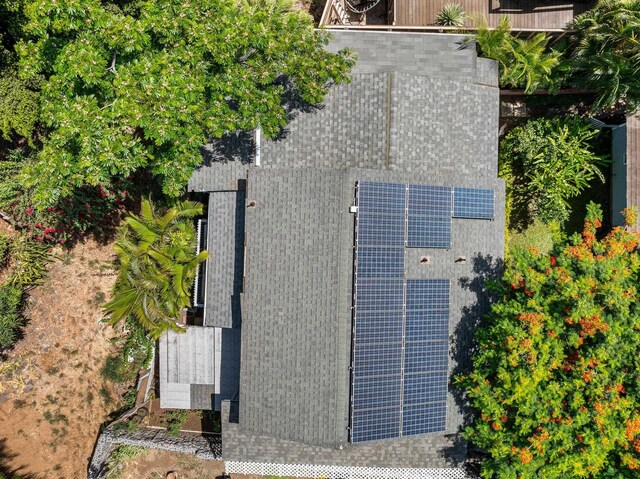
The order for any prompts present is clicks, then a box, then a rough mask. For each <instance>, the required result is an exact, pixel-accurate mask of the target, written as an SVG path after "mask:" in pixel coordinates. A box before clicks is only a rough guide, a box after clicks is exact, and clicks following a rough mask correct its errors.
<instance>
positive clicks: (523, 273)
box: [457, 204, 640, 479]
mask: <svg viewBox="0 0 640 479" xmlns="http://www.w3.org/2000/svg"><path fill="white" fill-rule="evenodd" d="M631 221H634V219H633V217H632V216H631V215H629V216H628V222H629V225H628V226H627V227H618V228H614V229H613V230H612V231H610V232H609V233H608V234H607V235H606V236H605V237H604V238H601V236H602V235H601V234H600V232H599V228H601V210H600V208H599V207H597V206H596V205H593V204H592V205H590V206H589V208H588V215H587V218H586V220H585V225H584V231H583V233H582V234H581V235H574V237H572V238H571V239H570V240H568V241H567V242H566V244H561V245H557V246H556V247H555V248H554V251H553V252H552V253H551V254H550V255H542V254H540V253H539V252H538V251H535V250H533V249H529V250H522V251H518V252H515V253H514V255H513V257H512V258H511V260H510V263H509V264H508V265H507V269H506V272H505V274H504V278H503V281H502V282H498V283H497V284H492V285H488V287H490V288H492V289H493V290H495V291H496V292H497V293H498V294H497V297H498V298H500V299H499V301H497V303H496V304H494V305H493V307H492V310H491V312H490V313H489V314H488V316H487V318H486V319H487V321H486V326H485V327H484V328H482V329H480V330H479V331H478V333H477V341H478V343H479V348H478V349H477V353H476V354H475V356H474V358H473V363H474V370H473V372H471V373H469V374H466V375H465V376H461V377H459V378H458V379H457V383H458V384H459V385H460V386H461V387H463V388H464V389H465V390H466V393H467V397H468V398H469V400H470V402H471V404H472V405H473V406H474V407H475V409H476V410H477V411H478V413H479V414H478V417H479V419H478V420H477V421H476V422H475V423H474V424H472V425H470V426H469V427H467V429H466V430H465V436H466V437H467V438H468V439H469V440H471V441H472V442H473V443H475V444H476V445H477V446H479V447H481V448H482V449H484V450H486V451H487V452H489V453H490V455H491V457H490V459H488V460H486V461H485V462H484V463H483V477H496V478H505V479H507V478H509V479H511V478H520V479H528V478H539V479H555V478H557V479H570V478H594V479H595V478H598V479H600V478H611V479H613V478H638V477H640V302H639V300H640V254H639V253H638V252H637V251H636V247H637V246H638V245H639V243H640V234H639V233H638V232H637V231H636V230H634V229H632V228H631V227H630V223H631ZM600 238H601V239H600Z"/></svg>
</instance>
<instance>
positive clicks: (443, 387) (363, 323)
mask: <svg viewBox="0 0 640 479" xmlns="http://www.w3.org/2000/svg"><path fill="white" fill-rule="evenodd" d="M486 192H490V195H489V194H488V193H486ZM357 198H358V214H357V228H356V265H355V267H356V270H355V275H356V282H355V308H354V311H355V312H354V330H353V358H352V401H351V441H352V442H361V441H370V440H374V439H384V438H392V437H400V436H409V435H414V434H423V433H427V432H436V431H444V429H445V420H446V396H447V377H448V373H447V370H448V357H449V355H448V348H449V346H448V338H449V296H450V291H449V288H450V282H449V280H448V279H407V278H406V274H405V261H404V259H405V248H407V247H409V248H414V247H420V248H449V247H450V246H451V221H452V217H461V218H488V217H489V216H488V215H489V214H490V215H491V216H490V217H491V218H493V191H491V190H476V189H469V188H449V187H440V186H424V185H407V184H396V183H373V182H359V184H358V193H357ZM476 200H477V203H474V201H476Z"/></svg>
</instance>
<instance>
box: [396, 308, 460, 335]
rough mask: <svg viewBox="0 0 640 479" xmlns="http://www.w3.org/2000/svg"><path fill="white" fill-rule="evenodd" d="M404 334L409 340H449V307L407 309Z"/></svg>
mask: <svg viewBox="0 0 640 479" xmlns="http://www.w3.org/2000/svg"><path fill="white" fill-rule="evenodd" d="M404 334H405V337H406V340H407V341H433V340H437V339H446V340H448V339H449V309H438V310H420V311H409V310H407V312H406V317H405V333H404Z"/></svg>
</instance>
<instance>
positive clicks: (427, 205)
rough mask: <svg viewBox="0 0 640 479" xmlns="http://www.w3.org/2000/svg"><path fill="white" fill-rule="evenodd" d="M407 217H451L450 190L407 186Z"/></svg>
mask: <svg viewBox="0 0 640 479" xmlns="http://www.w3.org/2000/svg"><path fill="white" fill-rule="evenodd" d="M408 206H409V215H426V216H446V217H450V216H451V188H449V187H446V186H424V185H409V205H408Z"/></svg>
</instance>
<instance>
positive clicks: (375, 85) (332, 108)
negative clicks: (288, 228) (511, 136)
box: [189, 31, 499, 191]
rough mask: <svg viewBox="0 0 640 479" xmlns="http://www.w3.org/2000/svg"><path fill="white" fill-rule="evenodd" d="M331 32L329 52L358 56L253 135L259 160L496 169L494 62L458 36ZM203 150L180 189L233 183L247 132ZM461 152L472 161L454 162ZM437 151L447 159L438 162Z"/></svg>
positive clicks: (241, 166)
mask: <svg viewBox="0 0 640 479" xmlns="http://www.w3.org/2000/svg"><path fill="white" fill-rule="evenodd" d="M332 33H333V34H334V39H333V40H332V41H331V43H330V46H329V48H330V49H333V50H338V49H340V48H343V47H345V46H350V47H352V48H353V49H354V50H355V51H356V52H357V53H358V54H359V61H358V62H357V64H356V66H355V67H354V69H353V78H352V81H351V83H349V84H343V85H337V86H334V87H333V88H331V90H330V92H329V93H328V94H327V96H326V97H325V100H324V103H323V104H322V105H320V106H317V107H313V106H308V105H307V106H306V107H305V108H304V111H300V110H299V109H298V110H295V109H294V110H292V111H291V112H290V118H289V123H288V124H287V126H286V127H285V129H284V130H283V132H282V134H281V135H280V136H279V137H278V138H275V139H273V140H268V141H267V140H264V139H263V141H262V145H261V162H260V166H261V167H263V168H298V167H315V168H345V167H349V168H353V167H356V168H376V169H389V170H403V171H430V170H433V169H434V168H438V169H441V168H451V171H452V172H453V171H458V170H459V168H460V167H462V168H464V173H470V174H474V175H478V176H479V177H487V178H494V177H495V176H496V175H497V162H496V161H495V158H496V156H497V151H498V139H497V135H496V131H497V130H498V98H499V91H498V89H497V88H496V87H497V67H496V63H495V62H493V61H491V60H486V59H477V58H476V54H475V49H474V48H473V47H467V48H462V49H461V47H460V44H461V43H462V42H463V40H464V38H465V37H464V36H462V35H440V34H407V33H404V34H399V33H390V32H345V31H339V32H332ZM234 146H235V147H236V148H234ZM207 149H208V151H209V153H208V154H207V155H206V158H205V163H204V164H203V166H202V167H201V168H200V169H198V170H197V171H196V172H195V173H194V176H193V178H192V179H191V181H190V182H189V189H190V190H191V191H219V190H230V189H232V190H235V189H238V179H244V178H246V171H247V169H248V165H249V164H250V163H251V162H253V161H254V157H255V142H254V140H253V138H252V137H251V135H249V134H245V135H230V136H228V137H226V138H224V139H222V140H218V141H215V142H213V143H212V144H210V145H208V146H207ZM212 152H213V153H212ZM469 156H472V157H473V158H474V161H465V160H463V161H460V160H459V159H460V158H462V159H464V158H467V157H469ZM443 157H446V158H447V159H451V163H449V164H444V165H443V164H442V158H443Z"/></svg>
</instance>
